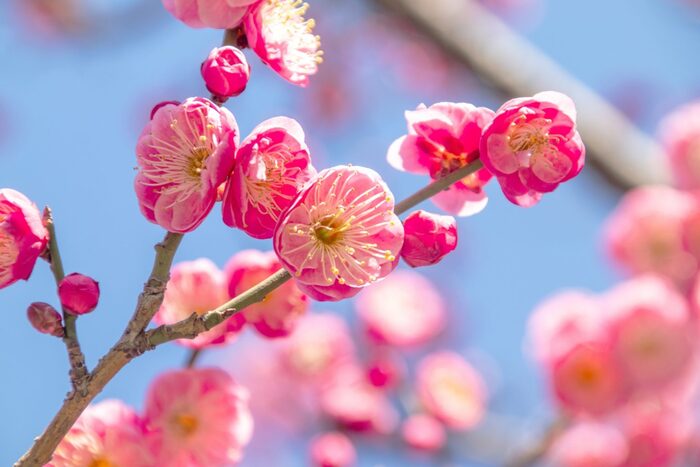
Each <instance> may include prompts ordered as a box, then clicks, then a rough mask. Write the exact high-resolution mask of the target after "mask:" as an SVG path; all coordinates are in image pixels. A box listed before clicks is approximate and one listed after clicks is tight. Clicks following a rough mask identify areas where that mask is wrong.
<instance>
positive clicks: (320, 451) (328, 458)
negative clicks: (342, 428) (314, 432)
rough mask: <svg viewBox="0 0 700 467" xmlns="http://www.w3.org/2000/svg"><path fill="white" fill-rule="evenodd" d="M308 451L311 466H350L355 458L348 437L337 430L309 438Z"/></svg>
mask: <svg viewBox="0 0 700 467" xmlns="http://www.w3.org/2000/svg"><path fill="white" fill-rule="evenodd" d="M309 451H310V456H311V464H312V465H313V467H351V466H353V465H355V461H356V459H357V453H356V452H355V446H353V444H352V441H350V438H348V437H347V436H346V435H344V434H343V433H341V432H338V431H329V432H327V433H322V434H320V435H318V436H316V437H315V438H314V439H312V440H311V445H310V446H309Z"/></svg>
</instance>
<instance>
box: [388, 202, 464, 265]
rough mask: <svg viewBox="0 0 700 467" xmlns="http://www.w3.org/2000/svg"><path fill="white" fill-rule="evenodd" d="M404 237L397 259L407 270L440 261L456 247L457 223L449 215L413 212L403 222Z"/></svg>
mask: <svg viewBox="0 0 700 467" xmlns="http://www.w3.org/2000/svg"><path fill="white" fill-rule="evenodd" d="M403 227H404V232H405V238H404V243H403V248H402V249H401V257H402V258H403V260H404V261H406V263H407V264H408V265H409V266H411V267H414V268H415V267H420V266H430V265H433V264H436V263H439V262H440V261H442V258H444V257H445V255H447V254H448V253H450V252H451V251H452V250H454V249H455V248H456V247H457V224H456V222H455V219H454V217H452V216H440V215H437V214H432V213H430V212H426V211H422V210H420V211H414V212H412V213H411V214H409V216H408V217H407V218H406V220H405V221H404V223H403Z"/></svg>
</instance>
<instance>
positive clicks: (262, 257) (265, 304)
mask: <svg viewBox="0 0 700 467" xmlns="http://www.w3.org/2000/svg"><path fill="white" fill-rule="evenodd" d="M281 268H282V265H281V264H280V262H279V261H278V260H277V255H275V252H274V251H269V252H262V251H258V250H243V251H241V252H239V253H236V254H235V255H234V256H233V257H232V258H231V259H230V260H229V262H228V263H227V264H226V267H225V268H224V271H225V275H226V282H227V283H228V293H229V295H230V296H231V297H236V296H238V295H239V294H241V293H243V292H245V291H246V290H248V289H249V288H251V287H253V286H254V285H256V284H257V283H258V282H260V281H262V280H264V279H266V278H267V277H268V276H270V275H271V274H273V273H274V272H276V271H278V270H279V269H281ZM308 308H309V301H308V298H307V297H306V295H304V294H303V293H302V292H301V291H300V290H299V288H298V287H297V286H296V284H295V283H294V281H288V282H287V283H285V284H284V285H282V286H281V287H279V288H277V289H276V290H274V291H272V292H270V293H269V294H267V295H266V296H265V299H264V300H263V301H261V302H260V303H256V304H253V305H250V306H248V307H246V308H245V309H244V310H243V312H242V313H241V314H242V316H243V317H244V318H245V321H246V322H248V323H250V324H251V325H253V326H255V329H256V330H257V331H258V332H259V333H260V334H262V335H263V336H267V337H284V336H287V335H289V334H290V333H291V332H292V331H293V330H294V327H295V326H296V323H297V320H298V319H299V318H300V317H301V316H303V315H304V313H306V310H307V309H308Z"/></svg>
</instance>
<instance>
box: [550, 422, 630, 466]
mask: <svg viewBox="0 0 700 467" xmlns="http://www.w3.org/2000/svg"><path fill="white" fill-rule="evenodd" d="M627 451H628V447H627V440H626V439H625V436H624V435H623V433H622V432H621V431H620V430H619V429H618V428H616V427H614V426H612V425H610V424H606V423H601V422H594V421H581V422H577V423H575V424H573V425H571V426H569V427H568V428H567V429H566V431H564V432H563V433H562V434H560V435H559V436H558V437H557V439H556V441H555V442H554V443H553V445H552V446H551V447H550V448H549V452H548V455H547V457H548V459H549V460H550V461H551V462H553V464H554V465H557V466H559V467H619V466H620V465H621V464H622V462H623V461H624V460H625V459H626V458H627Z"/></svg>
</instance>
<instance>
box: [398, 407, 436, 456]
mask: <svg viewBox="0 0 700 467" xmlns="http://www.w3.org/2000/svg"><path fill="white" fill-rule="evenodd" d="M401 436H402V437H403V440H404V442H405V443H406V444H408V445H409V446H411V447H412V448H415V449H420V450H422V451H429V452H435V451H439V450H441V449H442V448H444V447H445V444H446V443H447V432H446V430H445V426H444V425H443V424H442V423H440V421H439V420H437V419H436V418H434V417H431V416H430V415H425V414H415V415H411V416H410V417H408V418H407V419H406V420H405V421H404V422H403V424H402V425H401Z"/></svg>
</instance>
